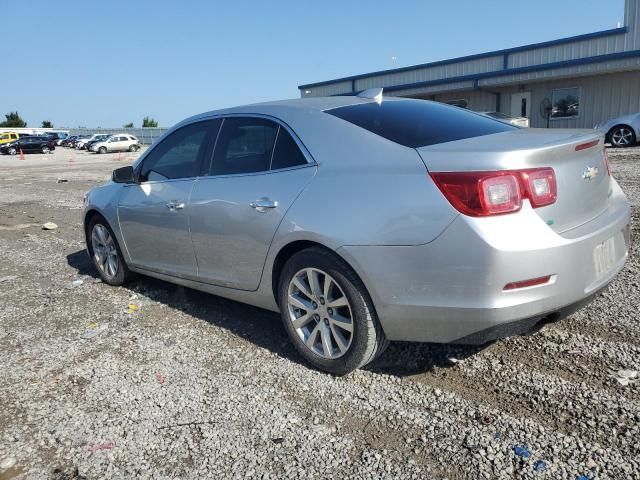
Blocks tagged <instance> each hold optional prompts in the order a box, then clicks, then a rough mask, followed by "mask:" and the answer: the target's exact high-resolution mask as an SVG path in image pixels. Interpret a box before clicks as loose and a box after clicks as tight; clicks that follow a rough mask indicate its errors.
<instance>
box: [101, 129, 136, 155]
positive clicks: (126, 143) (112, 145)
mask: <svg viewBox="0 0 640 480" xmlns="http://www.w3.org/2000/svg"><path fill="white" fill-rule="evenodd" d="M139 149H140V141H139V140H138V139H137V138H136V137H134V136H133V135H129V134H128V133H116V134H115V135H111V137H109V138H108V139H107V140H105V141H104V142H98V143H94V144H93V145H91V151H92V152H96V153H107V152H126V151H129V152H135V151H137V150H139Z"/></svg>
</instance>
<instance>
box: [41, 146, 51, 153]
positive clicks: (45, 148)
mask: <svg viewBox="0 0 640 480" xmlns="http://www.w3.org/2000/svg"><path fill="white" fill-rule="evenodd" d="M40 151H41V152H42V153H44V154H45V155H46V154H47V153H51V150H50V149H49V147H47V146H44V147H42V148H41V149H40Z"/></svg>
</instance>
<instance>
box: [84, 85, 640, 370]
mask: <svg viewBox="0 0 640 480" xmlns="http://www.w3.org/2000/svg"><path fill="white" fill-rule="evenodd" d="M629 219H630V209H629V204H628V202H627V199H626V198H625V196H624V194H623V193H622V191H621V189H620V187H619V186H618V184H617V183H616V181H615V180H614V179H613V178H612V177H611V174H610V172H609V165H608V162H607V156H606V152H605V150H604V148H603V138H602V136H601V135H599V134H597V133H594V132H593V131H572V130H547V129H544V130H536V129H520V128H516V127H513V126H511V125H508V124H505V123H502V122H499V121H496V120H493V119H490V118H487V117H485V116H482V115H479V114H476V113H473V112H469V111H465V110H463V109H460V108H455V107H450V106H447V105H443V104H439V103H435V102H429V101H423V100H409V99H395V98H382V97H381V95H380V94H379V92H377V93H376V92H364V93H363V94H361V95H360V96H343V97H331V98H309V99H298V100H288V101H281V102H272V103H264V104H258V105H250V106H245V107H238V108H231V109H227V110H220V111H215V112H209V113H205V114H201V115H198V116H195V117H192V118H189V119H187V120H185V121H183V122H181V123H179V124H178V125H176V126H174V127H173V128H172V129H170V130H169V131H168V132H166V134H165V135H164V137H163V138H162V139H160V140H159V141H158V142H157V143H156V144H155V145H154V146H153V147H151V148H150V149H149V150H147V151H146V152H145V153H144V154H143V155H142V156H141V157H140V158H139V159H138V161H136V163H135V164H134V165H133V166H127V167H122V168H119V169H117V170H115V171H114V172H113V178H112V180H111V181H109V182H108V183H106V184H104V185H102V186H99V187H96V188H94V189H92V190H91V191H90V192H89V193H88V194H87V196H86V201H85V209H84V225H85V232H86V242H87V249H88V252H89V255H90V256H91V258H92V259H93V261H94V263H95V266H96V268H97V270H98V272H99V274H100V276H101V277H102V279H103V280H104V281H105V282H106V283H108V284H111V285H121V284H123V283H124V282H126V281H127V279H128V278H129V277H130V275H131V273H132V272H137V273H141V274H144V275H148V276H152V277H157V278H160V279H164V280H167V281H170V282H173V283H176V284H179V285H184V286H187V287H191V288H195V289H199V290H203V291H206V292H210V293H212V294H216V295H220V296H223V297H227V298H230V299H233V300H237V301H240V302H244V303H248V304H252V305H255V306H259V307H262V308H265V309H269V310H273V311H279V312H280V314H281V316H282V320H283V325H284V328H285V330H286V332H287V333H288V335H289V337H290V339H291V341H292V343H293V344H294V345H295V347H296V349H297V350H298V351H299V353H300V354H301V355H302V356H303V357H304V358H305V359H306V360H307V361H308V362H309V363H310V364H311V365H313V366H315V367H316V368H319V369H322V370H325V371H328V372H331V373H333V374H337V375H342V374H346V373H348V372H350V371H352V370H354V369H356V368H359V367H361V366H363V365H365V364H367V363H369V362H371V361H372V360H374V359H375V358H376V357H377V356H379V355H380V354H381V353H382V352H383V351H384V349H385V347H386V345H387V344H388V342H389V341H390V340H405V341H418V342H456V343H484V342H487V341H490V340H493V339H496V338H500V337H504V336H506V335H512V334H516V333H524V332H527V331H530V330H531V329H533V328H535V327H536V325H538V324H540V322H541V321H547V320H549V319H557V318H560V317H561V316H563V315H566V314H568V313H570V312H571V311H573V310H574V309H575V308H578V307H579V306H581V305H583V304H585V303H587V302H588V301H589V300H590V299H592V298H593V296H594V295H595V294H597V292H599V291H600V290H601V289H602V288H604V287H605V286H606V285H607V284H608V283H609V282H611V280H612V279H613V278H614V276H615V275H616V274H617V273H618V272H619V271H620V270H621V269H622V267H623V264H624V262H625V259H626V257H627V255H628V251H629V232H630V230H629Z"/></svg>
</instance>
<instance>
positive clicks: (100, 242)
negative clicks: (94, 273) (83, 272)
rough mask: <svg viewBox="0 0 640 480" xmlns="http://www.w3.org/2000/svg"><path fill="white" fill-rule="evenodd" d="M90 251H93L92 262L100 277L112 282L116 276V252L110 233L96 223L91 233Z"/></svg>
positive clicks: (117, 263) (117, 262)
mask: <svg viewBox="0 0 640 480" xmlns="http://www.w3.org/2000/svg"><path fill="white" fill-rule="evenodd" d="M91 249H92V250H93V261H94V263H95V265H96V267H97V268H98V271H99V272H100V275H101V276H104V277H106V279H107V280H113V279H114V278H115V277H116V275H117V274H118V266H119V264H120V262H119V260H118V250H117V248H116V244H115V241H114V240H113V237H112V236H111V233H110V232H109V231H108V230H107V228H106V227H105V226H104V225H102V224H100V223H97V224H95V225H94V226H93V231H92V232H91Z"/></svg>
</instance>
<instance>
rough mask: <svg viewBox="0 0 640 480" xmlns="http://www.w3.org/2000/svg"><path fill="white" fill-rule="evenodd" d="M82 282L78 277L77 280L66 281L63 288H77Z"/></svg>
mask: <svg viewBox="0 0 640 480" xmlns="http://www.w3.org/2000/svg"><path fill="white" fill-rule="evenodd" d="M83 283H84V280H82V279H81V278H78V279H77V280H73V281H72V282H69V283H67V284H66V285H65V286H64V288H66V289H67V290H73V289H74V288H78V287H79V286H80V285H82V284H83Z"/></svg>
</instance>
